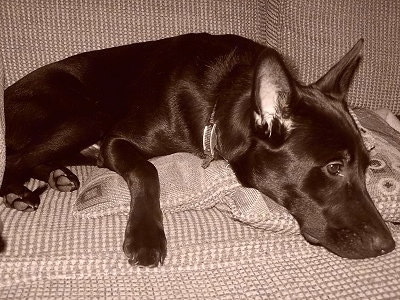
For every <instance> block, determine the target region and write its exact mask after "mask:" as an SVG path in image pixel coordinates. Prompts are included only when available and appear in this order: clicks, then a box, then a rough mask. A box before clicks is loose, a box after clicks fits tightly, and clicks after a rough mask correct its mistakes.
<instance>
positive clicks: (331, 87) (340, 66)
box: [314, 39, 364, 101]
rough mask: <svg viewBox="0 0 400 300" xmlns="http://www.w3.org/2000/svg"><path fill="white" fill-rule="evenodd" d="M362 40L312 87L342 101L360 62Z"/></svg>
mask: <svg viewBox="0 0 400 300" xmlns="http://www.w3.org/2000/svg"><path fill="white" fill-rule="evenodd" d="M363 44H364V40H363V39H360V40H359V41H358V42H357V43H356V44H355V45H354V46H353V48H352V49H351V50H350V51H349V52H348V53H347V54H346V55H345V56H344V57H343V58H342V59H341V60H340V61H339V62H338V63H337V64H336V65H334V66H333V67H332V68H331V69H330V70H329V71H328V73H326V74H325V75H324V76H322V77H321V78H320V79H319V80H318V81H317V82H316V83H315V84H314V85H315V86H316V87H317V88H318V89H320V90H321V91H322V92H323V93H324V94H326V95H329V96H331V97H333V98H334V99H337V100H340V101H342V100H344V99H345V97H346V94H347V91H348V90H349V87H350V83H351V81H352V79H353V76H354V72H355V71H356V69H357V67H358V65H359V63H360V60H361V56H360V51H361V50H362V48H363Z"/></svg>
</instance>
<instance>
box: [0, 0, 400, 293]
mask: <svg viewBox="0 0 400 300" xmlns="http://www.w3.org/2000/svg"><path fill="white" fill-rule="evenodd" d="M399 11H400V2H398V1H390V0H382V1H375V0H360V1H334V0H294V1H292V0H251V1H242V0H214V1H211V0H181V1H175V0H164V1H157V0H114V1H106V0H99V1H97V0H79V1H66V0H36V1H31V0H2V1H0V101H1V103H2V102H3V91H4V89H5V88H6V87H7V86H9V85H10V84H12V83H13V82H15V81H16V80H17V79H18V78H20V77H22V76H24V75H25V74H27V73H28V72H30V71H32V70H34V69H36V68H38V67H39V66H42V65H44V64H47V63H50V62H53V61H56V60H59V59H62V58H64V57H67V56H70V55H73V54H76V53H79V52H82V51H87V50H93V49H100V48H105V47H111V46H115V45H122V44H127V43H132V42H139V41H145V40H153V39H157V38H162V37H166V36H172V35H177V34H182V33H187V32H209V33H215V34H216V33H234V34H239V35H242V36H245V37H248V38H251V39H253V40H256V41H258V42H261V43H263V44H265V45H268V46H272V47H274V48H276V49H278V50H279V51H280V52H281V53H282V54H283V55H284V57H285V60H286V61H287V62H288V64H289V65H290V66H291V68H292V69H293V70H294V73H295V74H296V76H297V77H298V78H299V80H301V81H303V82H305V83H311V82H313V81H314V80H316V79H317V78H319V77H320V76H321V75H322V74H323V73H324V72H326V71H327V70H328V69H329V67H330V66H332V65H333V64H334V63H335V62H336V61H338V60H339V58H340V57H341V56H342V55H343V54H344V53H345V52H346V51H347V50H348V49H350V47H351V46H352V45H353V44H354V43H355V42H356V41H357V40H358V39H359V38H360V37H364V38H365V48H364V51H363V53H364V54H363V56H364V59H363V62H362V65H361V67H360V68H359V70H358V71H357V74H356V77H355V80H354V82H353V84H352V88H351V90H350V92H349V94H348V102H349V105H350V107H351V108H352V109H353V112H354V117H355V118H356V120H357V122H358V123H359V126H360V127H362V128H364V129H363V137H364V140H365V143H366V145H367V146H368V147H369V149H370V151H371V167H370V168H369V170H368V173H367V184H368V189H369V191H370V194H371V196H372V198H373V200H374V201H375V203H376V206H377V208H378V210H379V211H380V212H381V214H382V216H383V218H384V219H385V220H386V221H387V224H388V226H389V228H390V230H391V231H392V234H393V237H394V239H395V241H396V242H397V245H400V225H399V222H400V199H399V195H400V134H399V132H397V131H396V130H395V129H393V127H395V126H396V124H397V123H396V122H397V121H398V120H397V119H396V117H394V115H400V101H399V100H400V68H399V66H400V65H399V61H400V51H399V49H400V31H399V30H397V29H398V24H399V22H400V15H399ZM376 111H378V112H379V113H376ZM379 115H381V116H383V118H382V117H380V116H379ZM388 116H389V117H388ZM385 120H389V121H390V122H389V123H388V122H385ZM0 124H1V126H0V158H1V159H0V174H2V173H3V170H4V159H5V158H4V157H5V147H4V134H5V133H6V132H7V128H5V126H4V116H3V113H2V112H1V114H0ZM390 125H392V126H390ZM397 125H398V124H397ZM153 162H154V164H155V165H156V167H157V169H158V171H159V173H160V180H161V195H162V196H161V203H162V208H163V214H164V222H165V231H166V235H167V239H168V256H167V259H166V260H165V264H164V265H163V266H161V267H158V268H139V267H132V266H130V265H129V264H128V262H127V259H126V258H125V256H124V254H123V252H122V249H121V246H122V240H123V234H124V228H125V224H126V221H127V209H128V206H129V203H128V201H129V197H128V194H127V191H126V185H125V183H124V182H123V181H122V180H121V178H119V177H118V176H117V175H116V174H114V173H113V172H110V171H108V170H105V169H99V168H96V167H89V166H83V167H71V168H72V170H73V171H74V172H75V173H76V174H77V175H78V177H79V178H80V180H81V183H82V185H81V188H80V189H79V190H78V191H74V192H72V193H62V192H56V191H53V190H48V191H46V192H45V193H44V194H43V196H42V199H41V205H40V207H39V209H38V210H37V211H35V212H32V213H24V212H19V211H16V210H11V209H9V208H6V207H5V205H3V204H1V205H0V222H1V223H2V224H3V226H2V227H3V229H2V236H3V238H4V239H5V241H6V243H7V245H6V249H5V250H4V251H3V252H2V253H0V299H32V298H67V299H86V298H94V299H99V298H115V299H399V298H400V246H398V247H397V248H396V249H395V250H394V251H393V252H391V253H389V254H386V255H383V256H380V257H376V258H371V259H362V260H350V259H343V258H340V257H338V256H335V255H334V254H332V253H329V252H328V251H326V250H325V249H323V248H321V247H317V246H313V245H310V244H309V243H307V242H306V241H305V240H304V238H302V236H301V235H300V233H299V228H298V225H297V223H296V222H295V220H294V219H293V217H291V215H290V214H288V212H287V211H286V210H285V209H284V208H282V207H280V206H279V205H277V204H275V203H274V201H272V200H271V199H268V198H266V197H265V196H264V195H261V194H260V193H258V192H257V191H255V190H252V189H246V188H243V187H241V186H240V184H239V183H238V182H237V180H236V179H235V177H234V175H233V173H232V170H231V169H230V167H229V165H228V164H227V163H225V162H224V161H216V162H213V163H212V164H211V165H210V167H209V168H207V169H205V170H204V169H202V168H201V160H200V159H198V158H196V157H194V156H191V155H189V154H185V153H177V154H174V155H171V156H167V157H161V158H155V159H154V160H153ZM27 184H28V185H29V186H30V187H37V186H39V185H41V184H43V183H41V182H38V181H34V180H32V181H31V182H29V183H27Z"/></svg>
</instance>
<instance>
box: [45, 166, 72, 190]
mask: <svg viewBox="0 0 400 300" xmlns="http://www.w3.org/2000/svg"><path fill="white" fill-rule="evenodd" d="M48 184H49V186H50V187H51V188H52V189H55V190H57V191H60V192H72V191H75V190H77V189H78V188H79V179H78V177H76V175H75V174H73V173H72V172H71V171H69V170H68V169H57V170H54V171H52V172H51V173H50V176H49V180H48Z"/></svg>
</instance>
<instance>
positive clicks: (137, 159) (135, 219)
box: [100, 137, 167, 266]
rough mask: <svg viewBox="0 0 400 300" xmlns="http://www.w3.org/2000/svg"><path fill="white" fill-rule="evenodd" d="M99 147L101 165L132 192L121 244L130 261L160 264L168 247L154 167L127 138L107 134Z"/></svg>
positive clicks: (150, 264) (152, 264)
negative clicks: (119, 177) (117, 176)
mask: <svg viewBox="0 0 400 300" xmlns="http://www.w3.org/2000/svg"><path fill="white" fill-rule="evenodd" d="M100 151H101V156H102V160H103V163H104V166H105V167H107V168H109V169H110V170H113V171H115V172H117V173H118V174H120V175H121V176H122V177H123V178H124V179H125V181H126V182H127V184H128V187H129V191H130V194H131V205H130V212H129V218H128V223H127V226H126V230H125V240H124V245H123V249H124V252H125V255H126V256H127V257H128V259H129V263H130V264H132V265H141V266H158V265H159V264H163V262H164V259H165V256H166V252H167V249H166V238H165V234H164V228H163V223H162V212H161V209H160V183H159V179H158V173H157V170H156V168H155V167H154V166H153V165H152V164H151V163H150V162H148V161H147V160H146V159H144V158H142V157H141V155H140V154H139V152H138V150H137V149H136V147H135V145H133V144H132V143H131V142H129V141H128V140H126V139H122V138H115V137H111V138H108V139H106V140H105V141H104V143H103V144H102V146H101V149H100Z"/></svg>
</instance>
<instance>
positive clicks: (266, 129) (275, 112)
mask: <svg viewBox="0 0 400 300" xmlns="http://www.w3.org/2000/svg"><path fill="white" fill-rule="evenodd" d="M292 82H293V79H292V78H291V76H290V74H289V72H288V70H287V69H286V67H285V64H284V62H283V60H282V58H281V57H280V55H279V54H278V53H277V52H276V51H275V50H274V49H271V48H266V49H265V50H264V51H263V53H262V54H261V56H260V58H259V60H258V62H257V68H256V74H255V76H254V86H253V98H254V103H255V109H254V110H255V111H254V117H255V123H256V124H255V126H256V128H257V130H258V131H259V132H261V133H262V134H263V135H265V137H266V138H268V139H269V140H270V141H275V144H278V143H279V142H280V141H282V140H283V139H284V135H285V132H287V131H288V129H289V128H288V127H289V126H290V119H289V117H288V115H287V113H286V112H287V106H288V101H289V97H290V94H291V90H292V87H291V84H292Z"/></svg>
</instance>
